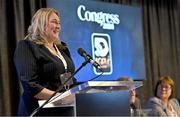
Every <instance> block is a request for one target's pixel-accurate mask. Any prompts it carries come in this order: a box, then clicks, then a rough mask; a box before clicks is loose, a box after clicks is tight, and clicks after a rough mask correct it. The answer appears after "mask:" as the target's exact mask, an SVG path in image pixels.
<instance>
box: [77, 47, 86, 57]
mask: <svg viewBox="0 0 180 117" xmlns="http://www.w3.org/2000/svg"><path fill="white" fill-rule="evenodd" d="M78 53H79V54H80V55H81V56H83V54H84V53H86V52H85V51H84V50H83V49H82V48H79V49H78Z"/></svg>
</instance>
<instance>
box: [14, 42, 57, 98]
mask: <svg viewBox="0 0 180 117" xmlns="http://www.w3.org/2000/svg"><path fill="white" fill-rule="evenodd" d="M32 48H33V44H32V42H29V41H26V40H22V41H20V42H19V43H18V45H17V48H16V50H15V54H14V63H15V67H16V70H17V73H18V77H19V79H20V81H21V83H22V86H23V89H24V91H25V92H27V93H29V94H30V95H31V96H32V97H35V98H38V99H48V98H49V97H50V96H51V95H52V94H53V93H54V91H52V90H49V89H47V88H44V87H43V86H41V85H40V83H39V80H38V79H39V74H38V69H39V66H38V62H37V58H36V56H35V54H34V50H35V49H34V50H32Z"/></svg>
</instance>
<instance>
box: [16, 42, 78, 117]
mask: <svg viewBox="0 0 180 117" xmlns="http://www.w3.org/2000/svg"><path fill="white" fill-rule="evenodd" d="M58 49H59V48H58ZM59 51H60V52H61V54H62V56H63V57H64V59H65V60H66V62H67V71H68V72H71V73H73V72H74V70H75V68H74V63H73V61H72V59H71V57H70V53H69V50H68V48H65V49H59ZM14 63H15V66H16V70H17V73H18V77H19V79H20V81H21V84H22V86H23V89H24V93H23V96H22V98H21V101H20V109H19V115H29V114H31V112H32V111H33V110H34V109H35V108H37V107H38V103H37V101H38V100H37V99H35V98H33V97H34V96H35V95H36V94H37V93H39V92H40V91H41V90H42V89H43V88H44V87H45V88H48V89H50V90H53V91H55V90H57V88H58V87H59V86H60V85H61V81H60V77H59V76H60V74H63V73H65V68H64V65H63V62H62V61H61V60H60V59H59V58H58V57H56V56H54V55H53V54H51V52H50V51H49V50H48V49H47V48H46V47H45V46H42V45H37V44H35V43H34V42H32V41H29V40H22V41H20V42H19V43H18V46H17V48H16V50H15V54H14Z"/></svg>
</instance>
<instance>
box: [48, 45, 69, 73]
mask: <svg viewBox="0 0 180 117" xmlns="http://www.w3.org/2000/svg"><path fill="white" fill-rule="evenodd" d="M46 48H48V50H49V51H50V52H51V53H52V54H53V55H54V56H57V57H58V58H59V59H60V60H61V61H62V62H63V65H64V68H65V71H66V70H67V62H66V60H65V59H64V57H63V56H62V54H61V53H60V51H59V49H58V48H57V46H56V45H54V49H52V48H50V47H49V46H46Z"/></svg>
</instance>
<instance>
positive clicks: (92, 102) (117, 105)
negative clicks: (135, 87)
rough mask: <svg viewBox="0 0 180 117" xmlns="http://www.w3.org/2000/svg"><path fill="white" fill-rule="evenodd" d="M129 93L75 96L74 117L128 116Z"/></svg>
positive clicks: (117, 92)
mask: <svg viewBox="0 0 180 117" xmlns="http://www.w3.org/2000/svg"><path fill="white" fill-rule="evenodd" d="M129 105H130V104H129V92H128V91H116V92H105V93H104V92H101V93H86V94H81V93H80V94H76V116H130V108H129Z"/></svg>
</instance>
